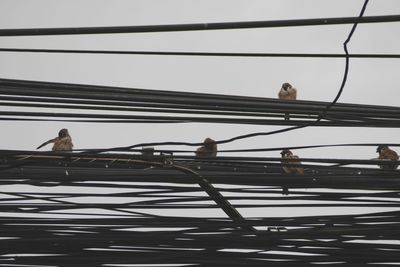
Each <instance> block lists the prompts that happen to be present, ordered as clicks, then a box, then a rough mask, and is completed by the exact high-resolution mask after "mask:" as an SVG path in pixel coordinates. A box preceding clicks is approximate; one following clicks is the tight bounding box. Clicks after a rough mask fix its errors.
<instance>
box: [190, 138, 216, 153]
mask: <svg viewBox="0 0 400 267" xmlns="http://www.w3.org/2000/svg"><path fill="white" fill-rule="evenodd" d="M217 151H218V149H217V144H216V143H215V141H214V140H213V139H211V138H208V137H207V138H206V139H204V141H203V145H202V146H201V147H199V148H197V149H196V151H195V154H196V156H197V157H216V156H217Z"/></svg>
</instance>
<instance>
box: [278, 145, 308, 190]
mask: <svg viewBox="0 0 400 267" xmlns="http://www.w3.org/2000/svg"><path fill="white" fill-rule="evenodd" d="M281 157H282V159H281V163H282V164H284V166H282V169H283V171H284V172H285V173H288V174H301V175H303V174H304V168H303V167H301V161H300V159H299V157H298V156H296V155H293V153H292V151H290V150H288V149H284V150H282V152H281ZM282 194H283V195H288V194H289V188H288V187H287V186H283V192H282Z"/></svg>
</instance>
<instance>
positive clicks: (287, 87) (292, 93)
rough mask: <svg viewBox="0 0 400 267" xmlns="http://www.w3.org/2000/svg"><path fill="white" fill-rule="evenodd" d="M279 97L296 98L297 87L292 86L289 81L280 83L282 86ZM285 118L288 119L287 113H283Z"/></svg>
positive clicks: (285, 98)
mask: <svg viewBox="0 0 400 267" xmlns="http://www.w3.org/2000/svg"><path fill="white" fill-rule="evenodd" d="M278 97H279V99H283V100H296V99H297V89H296V88H294V87H293V86H292V85H291V84H290V83H284V84H282V88H281V90H280V91H279V94H278ZM285 120H287V121H288V120H289V113H285Z"/></svg>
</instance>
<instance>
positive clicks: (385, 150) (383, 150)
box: [376, 145, 399, 170]
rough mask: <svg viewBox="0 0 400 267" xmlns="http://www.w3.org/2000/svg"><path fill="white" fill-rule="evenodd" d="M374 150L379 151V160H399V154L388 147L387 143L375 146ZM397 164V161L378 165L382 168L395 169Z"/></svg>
mask: <svg viewBox="0 0 400 267" xmlns="http://www.w3.org/2000/svg"><path fill="white" fill-rule="evenodd" d="M376 152H377V153H379V157H378V159H379V160H393V161H397V160H399V155H397V153H396V152H395V151H393V150H391V149H390V148H389V146H387V145H379V146H378V147H377V148H376ZM398 166H399V164H398V163H393V164H388V165H386V164H385V165H383V164H382V165H379V167H380V168H381V169H382V170H395V169H397V167H398Z"/></svg>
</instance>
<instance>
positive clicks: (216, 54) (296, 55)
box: [0, 48, 400, 58]
mask: <svg viewBox="0 0 400 267" xmlns="http://www.w3.org/2000/svg"><path fill="white" fill-rule="evenodd" d="M0 52H16V53H58V54H109V55H158V56H201V57H290V58H344V57H346V55H343V54H332V53H330V54H329V53H328V54H321V53H320V54H318V53H223V52H170V51H115V50H73V49H28V48H0ZM349 57H350V58H400V55H398V54H352V55H349Z"/></svg>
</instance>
